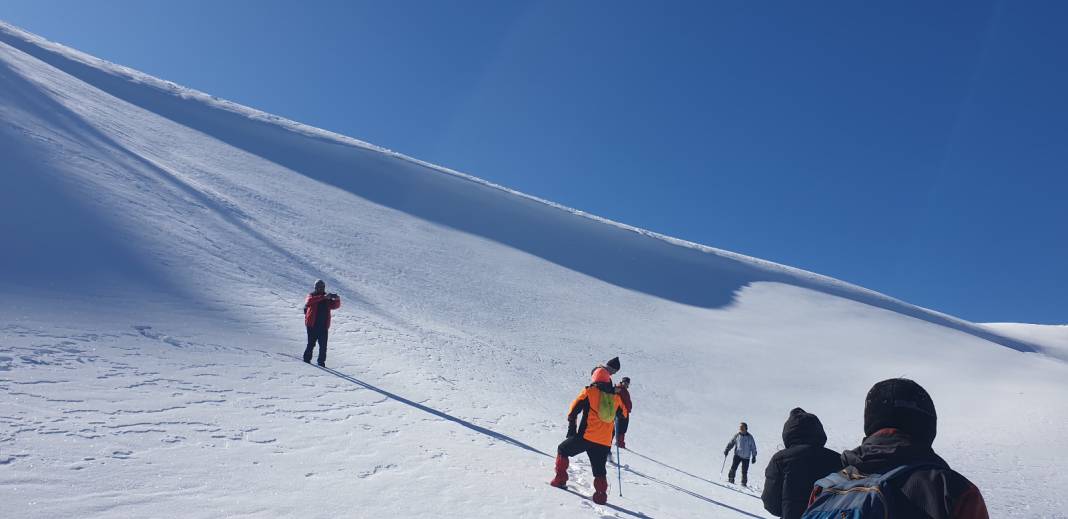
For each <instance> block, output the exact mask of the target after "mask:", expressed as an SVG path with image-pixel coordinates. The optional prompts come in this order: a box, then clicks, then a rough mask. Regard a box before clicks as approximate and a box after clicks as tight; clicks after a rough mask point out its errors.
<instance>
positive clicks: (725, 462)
mask: <svg viewBox="0 0 1068 519" xmlns="http://www.w3.org/2000/svg"><path fill="white" fill-rule="evenodd" d="M726 467H727V455H726V454H724V455H723V464H722V465H720V466H719V475H721V476H722V475H723V469H725V468H726Z"/></svg>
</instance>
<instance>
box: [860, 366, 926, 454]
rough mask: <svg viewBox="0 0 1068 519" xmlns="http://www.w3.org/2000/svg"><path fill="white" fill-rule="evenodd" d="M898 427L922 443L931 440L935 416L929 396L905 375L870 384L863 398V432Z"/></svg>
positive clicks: (869, 433)
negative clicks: (865, 396)
mask: <svg viewBox="0 0 1068 519" xmlns="http://www.w3.org/2000/svg"><path fill="white" fill-rule="evenodd" d="M888 427H889V428H894V429H899V430H901V431H902V432H904V433H907V434H908V435H910V436H912V438H913V439H914V440H916V441H917V442H920V443H922V444H924V445H931V444H932V443H934V439H935V435H936V434H937V432H938V415H937V413H935V406H934V401H933V400H931V395H929V394H927V391H926V390H925V389H923V387H921V386H920V385H919V384H917V383H915V382H913V381H911V380H909V379H907V378H891V379H888V380H884V381H882V382H879V383H877V384H875V385H874V386H872V387H871V390H870V391H868V396H867V398H866V399H865V400H864V434H865V435H866V436H871V435H872V434H875V432H876V431H878V430H879V429H885V428H888Z"/></svg>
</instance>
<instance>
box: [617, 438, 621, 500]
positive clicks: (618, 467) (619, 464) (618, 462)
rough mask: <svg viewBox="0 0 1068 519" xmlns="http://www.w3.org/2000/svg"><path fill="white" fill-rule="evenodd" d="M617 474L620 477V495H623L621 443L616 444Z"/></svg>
mask: <svg viewBox="0 0 1068 519" xmlns="http://www.w3.org/2000/svg"><path fill="white" fill-rule="evenodd" d="M616 475H617V476H618V477H619V497H623V460H622V459H621V458H620V457H619V444H618V443H617V444H616Z"/></svg>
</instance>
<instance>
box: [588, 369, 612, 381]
mask: <svg viewBox="0 0 1068 519" xmlns="http://www.w3.org/2000/svg"><path fill="white" fill-rule="evenodd" d="M590 382H592V383H594V384H596V383H598V382H603V383H605V384H611V383H612V375H610V374H608V370H607V369H605V368H597V369H595V370H593V374H592V375H590Z"/></svg>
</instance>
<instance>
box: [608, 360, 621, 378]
mask: <svg viewBox="0 0 1068 519" xmlns="http://www.w3.org/2000/svg"><path fill="white" fill-rule="evenodd" d="M605 367H606V368H608V372H609V373H611V374H613V375H615V374H616V372H617V371H619V357H612V360H610V361H608V362H606V363H605Z"/></svg>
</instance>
